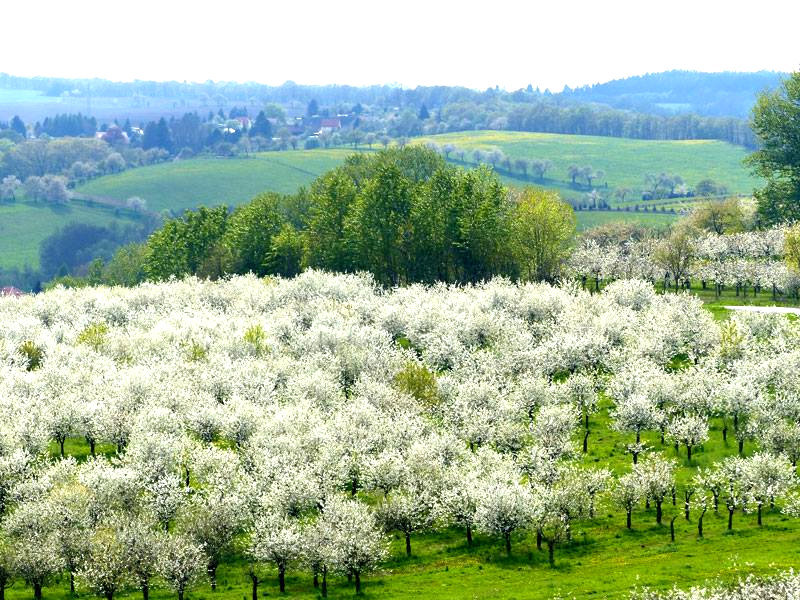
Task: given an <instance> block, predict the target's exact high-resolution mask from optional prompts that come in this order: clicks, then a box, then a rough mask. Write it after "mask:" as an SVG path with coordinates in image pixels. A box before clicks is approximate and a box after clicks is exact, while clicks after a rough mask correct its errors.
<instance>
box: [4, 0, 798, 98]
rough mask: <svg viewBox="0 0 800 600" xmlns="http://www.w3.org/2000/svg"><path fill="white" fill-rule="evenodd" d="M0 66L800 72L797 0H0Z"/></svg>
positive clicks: (12, 69)
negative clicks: (220, 0) (0, 22)
mask: <svg viewBox="0 0 800 600" xmlns="http://www.w3.org/2000/svg"><path fill="white" fill-rule="evenodd" d="M0 4H2V6H0V15H1V17H0V18H2V21H3V22H4V27H3V28H2V34H0V72H7V73H11V74H15V75H47V76H64V77H103V78H108V79H114V80H131V79H154V80H170V79H174V80H178V81H183V80H189V81H205V80H208V79H214V80H230V81H258V82H262V83H267V84H273V85H277V84H281V83H283V82H284V81H286V80H289V79H291V80H293V81H296V82H297V83H312V84H325V83H340V84H345V83H346V84H352V85H366V84H373V83H379V84H380V83H400V84H402V85H403V86H406V87H413V86H416V85H433V84H436V85H464V86H468V87H472V88H478V89H483V88H486V87H488V86H494V85H499V86H500V87H502V88H506V89H516V88H519V87H523V86H525V85H527V84H528V83H532V84H533V85H534V87H535V86H539V87H541V88H542V89H544V88H546V87H549V88H550V89H551V90H554V91H556V90H560V89H561V88H562V87H563V86H564V85H565V84H567V85H569V86H572V87H574V86H577V85H583V84H587V83H596V82H601V81H607V80H610V79H615V78H619V77H626V76H629V75H639V74H644V73H647V72H657V71H664V70H669V69H694V70H701V71H726V70H728V71H754V70H760V69H767V70H780V71H792V70H797V69H798V68H800V36H798V33H797V31H798V29H797V27H798V22H800V0H759V1H758V2H755V1H752V0H748V1H746V2H745V1H743V0H727V1H723V0H661V1H658V2H655V1H652V0H638V1H633V0H549V1H547V2H542V1H540V0H517V1H509V0H483V1H481V2H474V1H472V0H461V1H455V0H445V1H441V0H427V1H420V0H393V1H391V2H388V1H384V0H372V1H367V0H355V1H350V0H339V1H338V2H333V1H330V0H329V1H327V2H321V1H317V0H300V1H294V2H293V1H292V0H282V1H280V2H274V1H272V0H261V1H252V0H236V1H233V2H219V1H214V2H208V3H206V2H205V1H199V0H159V1H154V0H135V1H122V0H53V1H47V2H45V1H43V0H20V1H18V0H9V1H5V2H2V3H0Z"/></svg>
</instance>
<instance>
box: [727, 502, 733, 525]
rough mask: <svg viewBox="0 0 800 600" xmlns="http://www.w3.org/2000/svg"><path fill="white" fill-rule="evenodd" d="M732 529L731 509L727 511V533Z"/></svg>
mask: <svg viewBox="0 0 800 600" xmlns="http://www.w3.org/2000/svg"><path fill="white" fill-rule="evenodd" d="M732 529H733V509H732V508H729V509H728V531H731V530H732Z"/></svg>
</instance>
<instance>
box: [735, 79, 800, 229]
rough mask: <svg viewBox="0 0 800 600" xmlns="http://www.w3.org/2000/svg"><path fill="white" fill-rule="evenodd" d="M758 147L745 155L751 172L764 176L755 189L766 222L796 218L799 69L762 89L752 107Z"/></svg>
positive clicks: (799, 196)
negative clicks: (774, 85) (776, 84)
mask: <svg viewBox="0 0 800 600" xmlns="http://www.w3.org/2000/svg"><path fill="white" fill-rule="evenodd" d="M752 126H753V130H754V131H755V133H756V136H757V137H758V141H759V148H758V150H756V152H754V153H753V154H751V155H750V157H748V161H749V163H750V165H751V166H752V168H753V172H754V173H755V174H756V175H758V176H760V177H763V178H764V179H765V180H766V185H765V186H764V187H763V188H761V189H760V190H757V191H756V198H757V199H758V211H759V215H760V217H761V219H762V220H763V221H764V222H765V223H766V224H777V223H782V222H784V221H791V222H794V221H797V220H798V218H800V71H798V72H795V73H792V75H791V76H790V77H788V78H787V79H786V80H784V81H783V83H782V85H781V87H780V88H778V89H776V90H774V91H772V92H765V93H762V94H761V95H760V96H759V98H758V101H757V103H756V105H755V107H754V108H753V118H752Z"/></svg>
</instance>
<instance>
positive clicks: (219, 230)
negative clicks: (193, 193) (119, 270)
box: [144, 206, 228, 281]
mask: <svg viewBox="0 0 800 600" xmlns="http://www.w3.org/2000/svg"><path fill="white" fill-rule="evenodd" d="M227 223H228V207H227V206H217V207H215V208H206V207H204V206H201V207H200V208H198V209H197V210H196V211H190V210H187V211H186V212H185V213H184V215H183V217H182V218H178V219H172V220H170V221H167V222H166V223H165V224H164V226H163V227H162V228H161V229H159V230H158V231H156V232H155V233H153V234H152V235H151V236H150V238H149V239H148V240H147V244H146V248H145V260H144V272H145V275H146V276H147V278H148V279H151V280H156V281H157V280H161V279H168V278H169V277H172V276H175V277H182V276H184V275H187V274H195V273H198V271H199V270H200V269H201V268H202V267H203V266H204V264H206V262H207V260H208V259H209V257H210V256H211V253H212V251H213V250H214V248H215V247H216V246H217V244H218V243H219V242H220V240H221V239H222V236H223V235H224V234H225V231H226V227H227Z"/></svg>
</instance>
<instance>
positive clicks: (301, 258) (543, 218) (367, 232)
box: [108, 147, 575, 286]
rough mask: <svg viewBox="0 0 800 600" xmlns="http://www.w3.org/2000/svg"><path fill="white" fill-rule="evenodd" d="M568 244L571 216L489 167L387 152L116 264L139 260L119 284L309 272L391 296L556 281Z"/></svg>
mask: <svg viewBox="0 0 800 600" xmlns="http://www.w3.org/2000/svg"><path fill="white" fill-rule="evenodd" d="M574 232H575V217H574V213H573V211H572V209H571V208H570V207H569V205H567V204H565V203H564V202H562V201H561V200H560V199H559V198H558V196H557V195H556V194H554V193H552V192H547V191H544V190H534V189H527V190H525V191H522V192H511V191H509V190H508V189H507V188H505V187H504V186H503V185H501V183H500V181H499V179H498V178H497V176H496V175H495V174H494V173H493V172H492V171H491V170H490V169H488V168H486V167H480V168H477V169H471V170H462V169H460V168H458V167H454V166H451V165H448V164H446V163H445V161H444V159H443V158H442V157H441V156H440V155H438V154H437V153H435V152H433V151H432V150H430V149H427V148H423V147H407V148H402V149H400V148H394V149H390V150H385V151H380V152H378V153H376V154H375V155H372V156H366V155H354V156H351V157H349V158H348V159H347V160H346V161H345V163H344V164H343V165H342V166H340V167H338V168H336V169H334V170H332V171H330V172H328V173H326V174H325V175H323V176H321V177H320V178H318V179H317V180H316V181H315V182H314V183H313V184H312V186H311V187H310V189H309V190H301V191H299V192H298V193H297V194H294V195H289V196H281V195H278V194H273V193H267V194H262V195H260V196H258V197H256V198H255V199H253V200H252V201H251V202H250V203H248V204H246V205H243V206H240V207H238V208H236V209H235V210H233V211H230V210H229V209H228V208H227V207H225V206H219V207H215V208H206V207H201V208H199V209H198V210H195V211H187V212H186V213H184V215H183V216H182V217H180V218H176V219H172V220H170V221H167V222H166V223H165V224H164V226H163V227H162V228H161V229H159V230H157V231H155V232H154V233H153V234H152V235H151V236H150V238H149V239H148V240H147V242H145V243H144V244H143V245H142V246H137V247H131V248H126V249H125V250H124V251H123V252H122V253H121V254H120V260H124V261H126V264H127V261H130V260H131V258H132V257H134V256H135V257H138V258H137V259H136V260H135V261H134V263H135V267H134V265H130V266H131V267H132V268H133V270H134V271H135V275H134V274H130V276H129V277H128V276H126V277H125V278H124V279H125V281H120V282H119V283H131V282H133V283H135V282H137V281H138V280H140V279H141V278H147V279H152V280H161V279H168V278H169V277H172V276H176V277H181V276H184V275H188V274H195V275H200V276H204V277H211V278H216V277H221V276H223V275H227V274H234V273H248V272H252V273H255V274H257V275H259V276H263V275H267V274H273V273H277V274H281V275H286V276H292V275H295V274H297V273H298V272H300V271H301V270H302V269H304V268H319V269H325V270H329V271H336V272H356V271H369V272H371V273H372V274H373V275H374V276H375V278H376V280H377V281H379V282H380V283H381V284H384V285H387V286H392V285H400V284H407V283H412V282H428V283H433V282H435V281H447V282H461V283H464V282H474V281H480V280H483V279H487V278H489V277H491V276H493V275H505V276H508V277H512V278H515V279H517V278H522V279H547V280H552V279H554V278H555V277H556V276H557V275H558V272H559V268H560V265H561V262H562V259H563V258H564V256H565V253H566V251H567V250H568V247H569V244H570V242H571V240H572V237H573V235H574ZM117 260H118V259H117V257H115V258H114V259H113V260H112V261H111V263H110V264H109V265H108V267H109V268H111V269H113V268H115V266H116V263H117Z"/></svg>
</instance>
